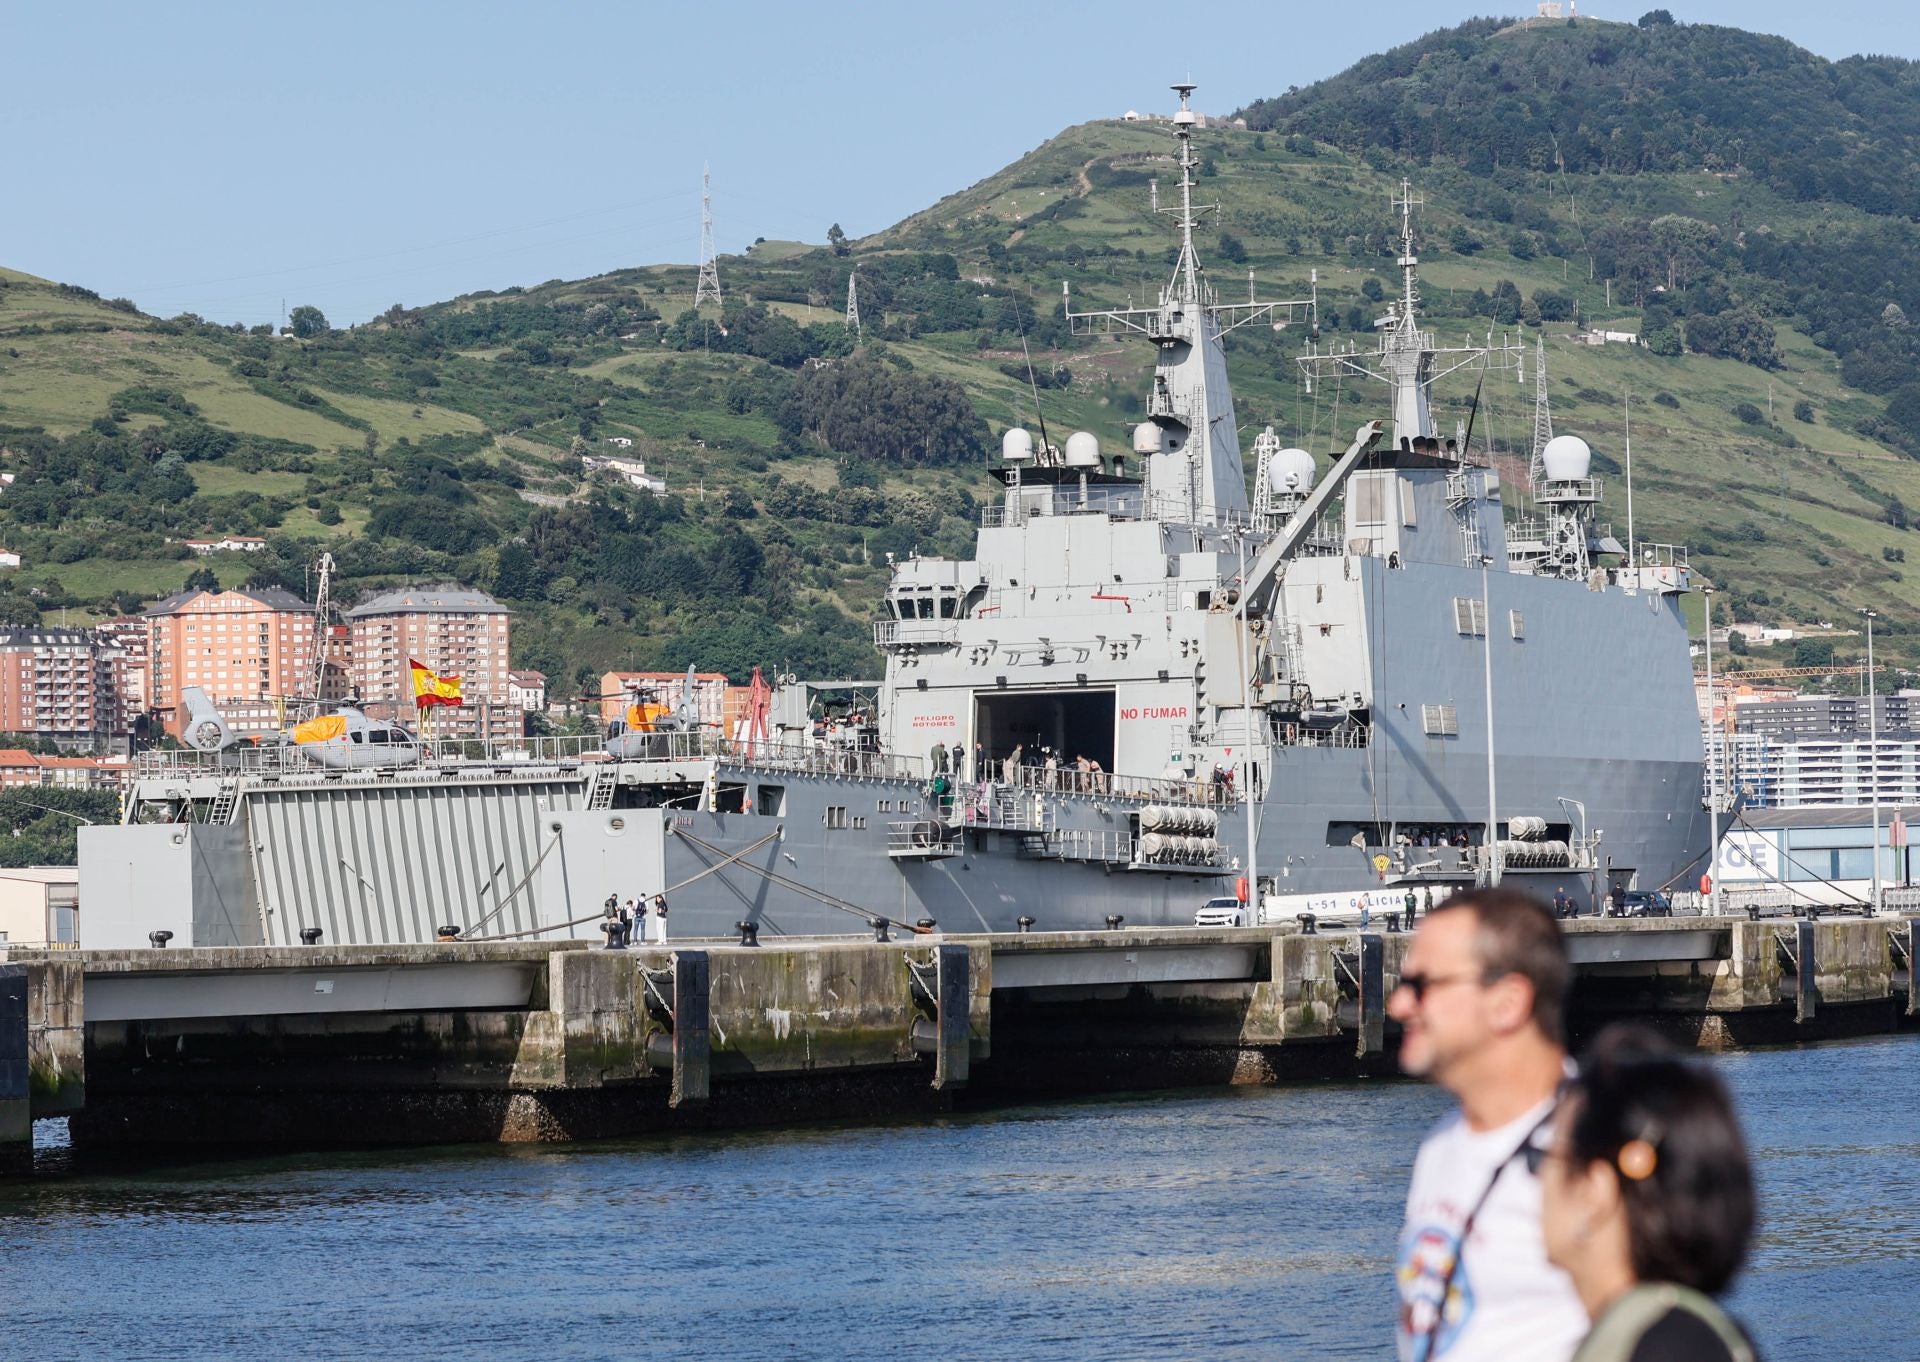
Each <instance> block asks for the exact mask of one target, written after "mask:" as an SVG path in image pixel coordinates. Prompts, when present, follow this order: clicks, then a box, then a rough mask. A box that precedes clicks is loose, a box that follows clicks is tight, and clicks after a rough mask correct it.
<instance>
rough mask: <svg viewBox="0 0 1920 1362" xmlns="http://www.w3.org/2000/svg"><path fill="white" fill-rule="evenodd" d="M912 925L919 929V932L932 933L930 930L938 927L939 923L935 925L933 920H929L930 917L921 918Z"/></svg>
mask: <svg viewBox="0 0 1920 1362" xmlns="http://www.w3.org/2000/svg"><path fill="white" fill-rule="evenodd" d="M913 925H914V926H916V927H918V928H919V929H920V930H921V931H923V932H930V931H932V930H933V929H934V928H935V927H938V926H939V925H940V924H939V923H937V922H935V921H934V920H933V919H932V918H930V917H923V918H921V919H920V920H919V921H918V922H916V923H914V924H913Z"/></svg>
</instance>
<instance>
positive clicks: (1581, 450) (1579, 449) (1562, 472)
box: [1540, 435, 1593, 482]
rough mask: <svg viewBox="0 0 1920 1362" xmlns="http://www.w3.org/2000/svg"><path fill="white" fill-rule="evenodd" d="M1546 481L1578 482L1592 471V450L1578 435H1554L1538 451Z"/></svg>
mask: <svg viewBox="0 0 1920 1362" xmlns="http://www.w3.org/2000/svg"><path fill="white" fill-rule="evenodd" d="M1540 465H1541V467H1542V468H1544V469H1545V470H1546V474H1547V481H1548V482H1578V481H1580V480H1581V479H1582V478H1584V477H1586V476H1587V475H1588V474H1589V473H1590V472H1592V471H1593V450H1592V449H1590V448H1589V447H1588V445H1587V442H1586V441H1585V440H1583V439H1581V438H1580V437H1579V436H1578V435H1556V436H1554V437H1553V438H1552V439H1551V440H1548V441H1547V447H1546V448H1545V449H1543V450H1541V451H1540Z"/></svg>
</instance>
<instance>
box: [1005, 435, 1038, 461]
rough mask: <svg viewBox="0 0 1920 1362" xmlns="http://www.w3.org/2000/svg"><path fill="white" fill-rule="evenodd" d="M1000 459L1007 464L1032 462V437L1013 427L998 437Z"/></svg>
mask: <svg viewBox="0 0 1920 1362" xmlns="http://www.w3.org/2000/svg"><path fill="white" fill-rule="evenodd" d="M1000 457H1001V458H1002V459H1003V460H1005V461H1006V462H1007V463H1030V462H1032V460H1033V436H1032V435H1031V434H1029V433H1028V432H1026V431H1024V430H1022V429H1021V428H1020V427H1019V426H1015V427H1014V428H1013V429H1011V430H1009V431H1008V432H1007V433H1006V434H1005V435H1002V436H1001V437H1000Z"/></svg>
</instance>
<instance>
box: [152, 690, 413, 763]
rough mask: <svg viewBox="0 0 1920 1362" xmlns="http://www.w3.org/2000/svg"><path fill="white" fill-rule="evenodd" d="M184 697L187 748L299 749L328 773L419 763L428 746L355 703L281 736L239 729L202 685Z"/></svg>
mask: <svg viewBox="0 0 1920 1362" xmlns="http://www.w3.org/2000/svg"><path fill="white" fill-rule="evenodd" d="M180 699H181V701H182V702H183V703H184V704H185V705H186V707H187V723H186V727H185V729H184V730H183V734H182V736H184V737H185V738H186V741H187V745H188V746H190V747H193V748H195V749H197V750H198V751H201V752H215V753H219V752H235V753H239V752H244V751H246V750H247V749H248V748H250V747H251V748H256V749H258V748H268V747H278V748H279V749H280V750H282V751H283V752H284V751H293V752H298V753H299V754H300V755H301V756H303V757H305V758H307V759H308V760H310V761H312V762H314V763H315V764H316V765H319V766H324V767H326V768H327V769H328V770H330V771H366V770H385V769H389V768H392V767H398V766H417V765H419V763H420V762H421V761H422V760H423V759H424V758H425V756H426V751H427V749H426V746H425V744H423V743H422V742H421V741H420V740H419V739H418V738H416V737H415V736H414V735H413V734H411V733H409V732H407V730H406V729H404V728H401V727H400V726H399V725H398V724H390V723H383V722H381V721H380V720H378V719H369V718H368V717H367V716H366V715H365V714H363V713H362V712H361V711H360V710H358V709H356V708H354V707H353V706H352V705H344V704H343V705H337V706H335V708H334V710H333V712H332V713H331V714H321V715H317V716H315V717H314V718H311V719H304V720H302V721H301V722H299V723H297V724H295V725H294V726H293V727H292V728H290V729H288V730H287V731H286V732H284V733H281V734H279V735H278V737H277V738H270V737H266V736H264V735H259V736H243V735H242V734H239V733H235V732H234V731H233V729H232V728H230V727H229V726H228V725H227V721H226V719H225V718H224V717H223V716H222V715H221V713H220V711H219V710H218V709H216V708H215V707H214V704H213V701H212V700H210V699H209V698H208V697H207V693H206V691H204V690H202V689H201V688H200V687H199V686H188V687H186V688H185V689H184V690H182V691H181V692H180Z"/></svg>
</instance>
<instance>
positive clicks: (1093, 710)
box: [973, 690, 1114, 771]
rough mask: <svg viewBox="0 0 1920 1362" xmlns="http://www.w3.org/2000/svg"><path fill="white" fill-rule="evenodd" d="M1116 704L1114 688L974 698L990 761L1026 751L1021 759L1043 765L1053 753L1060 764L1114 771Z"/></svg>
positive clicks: (977, 732)
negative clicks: (1079, 761)
mask: <svg viewBox="0 0 1920 1362" xmlns="http://www.w3.org/2000/svg"><path fill="white" fill-rule="evenodd" d="M1113 722H1114V702H1113V692H1112V691H1110V690H1045V691H1031V690H1029V691H986V692H976V693H975V696H974V711H973V732H974V738H975V741H977V742H979V743H980V744H982V745H983V746H984V748H985V749H986V754H987V758H988V759H989V760H990V761H995V762H1001V761H1005V760H1006V759H1007V758H1008V757H1010V756H1012V755H1013V749H1014V748H1015V747H1019V748H1021V749H1022V754H1021V760H1022V761H1024V762H1031V763H1035V764H1039V763H1043V762H1044V761H1045V760H1046V757H1047V751H1048V749H1052V752H1053V755H1054V756H1055V757H1057V758H1058V759H1059V762H1060V765H1062V766H1068V765H1071V764H1072V762H1073V761H1074V759H1075V758H1076V757H1087V758H1089V759H1091V760H1093V761H1097V762H1099V763H1100V769H1101V770H1103V771H1111V770H1112V769H1113V742H1114V734H1113Z"/></svg>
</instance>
